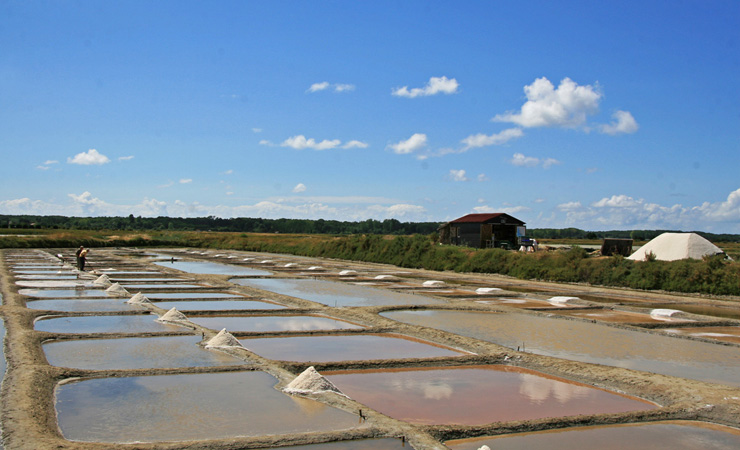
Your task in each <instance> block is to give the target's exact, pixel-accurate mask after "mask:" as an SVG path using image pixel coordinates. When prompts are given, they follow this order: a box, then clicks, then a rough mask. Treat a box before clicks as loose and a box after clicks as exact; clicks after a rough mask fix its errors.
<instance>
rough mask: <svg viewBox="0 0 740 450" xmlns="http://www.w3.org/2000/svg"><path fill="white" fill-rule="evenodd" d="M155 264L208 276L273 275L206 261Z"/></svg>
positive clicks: (263, 271)
mask: <svg viewBox="0 0 740 450" xmlns="http://www.w3.org/2000/svg"><path fill="white" fill-rule="evenodd" d="M154 264H156V265H158V266H161V267H167V268H170V269H177V270H181V271H183V272H188V273H200V274H208V275H250V276H268V275H272V273H271V272H268V271H266V270H259V269H251V268H249V267H240V266H232V265H229V264H219V263H215V262H206V261H175V262H169V261H167V262H163V261H158V262H155V263H154Z"/></svg>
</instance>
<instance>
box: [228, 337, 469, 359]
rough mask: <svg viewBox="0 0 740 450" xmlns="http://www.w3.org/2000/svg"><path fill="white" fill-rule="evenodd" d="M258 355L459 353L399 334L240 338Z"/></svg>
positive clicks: (367, 356)
mask: <svg viewBox="0 0 740 450" xmlns="http://www.w3.org/2000/svg"><path fill="white" fill-rule="evenodd" d="M240 342H241V343H242V345H244V346H245V347H246V348H248V349H250V350H252V351H253V352H254V353H257V354H258V355H260V356H262V357H265V358H268V359H274V360H280V361H301V362H303V361H322V362H329V361H350V360H368V359H401V358H433V357H437V356H459V355H461V354H462V352H459V351H456V350H453V349H451V348H448V347H442V346H438V345H435V344H432V343H430V342H426V341H420V340H415V339H411V338H408V337H405V336H401V335H395V334H386V335H347V336H297V337H274V338H254V339H248V338H245V339H240Z"/></svg>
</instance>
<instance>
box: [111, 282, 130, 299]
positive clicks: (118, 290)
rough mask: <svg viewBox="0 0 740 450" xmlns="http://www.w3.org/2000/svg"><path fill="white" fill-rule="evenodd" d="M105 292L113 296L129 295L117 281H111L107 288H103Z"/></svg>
mask: <svg viewBox="0 0 740 450" xmlns="http://www.w3.org/2000/svg"><path fill="white" fill-rule="evenodd" d="M105 292H106V293H107V294H108V295H113V296H116V297H128V296H129V295H131V294H130V293H129V292H128V291H127V290H126V288H124V287H123V286H121V285H120V284H118V283H113V284H112V285H111V286H110V287H109V288H108V289H106V290H105Z"/></svg>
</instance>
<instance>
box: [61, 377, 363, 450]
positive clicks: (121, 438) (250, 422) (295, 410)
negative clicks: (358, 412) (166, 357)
mask: <svg viewBox="0 0 740 450" xmlns="http://www.w3.org/2000/svg"><path fill="white" fill-rule="evenodd" d="M276 383H277V381H276V380H275V378H273V377H272V376H270V375H268V374H266V373H264V372H236V373H210V374H193V375H161V376H148V377H122V378H104V379H89V380H82V381H77V382H71V383H66V384H63V385H60V386H59V387H58V388H57V396H56V397H57V402H56V407H57V415H58V421H59V426H60V428H61V430H62V434H63V435H64V437H65V438H67V439H71V440H76V441H87V442H90V441H95V442H124V443H131V442H159V441H185V440H200V439H226V438H230V437H236V436H256V435H268V434H287V433H300V432H309V431H316V432H318V431H334V430H343V429H350V428H354V427H357V426H358V418H357V416H355V415H353V414H349V413H346V412H344V411H340V410H338V409H335V408H331V407H329V406H326V405H324V404H321V403H319V402H316V401H313V400H310V399H306V398H299V397H292V396H288V395H285V394H283V393H282V392H279V391H277V390H275V389H273V386H274V385H275V384H276Z"/></svg>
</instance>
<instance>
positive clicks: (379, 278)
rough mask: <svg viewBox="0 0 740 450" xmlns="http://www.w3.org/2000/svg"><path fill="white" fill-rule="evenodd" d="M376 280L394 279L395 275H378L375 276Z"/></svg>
mask: <svg viewBox="0 0 740 450" xmlns="http://www.w3.org/2000/svg"><path fill="white" fill-rule="evenodd" d="M375 279H376V280H394V279H396V277H394V276H393V275H378V276H376V277H375Z"/></svg>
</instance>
